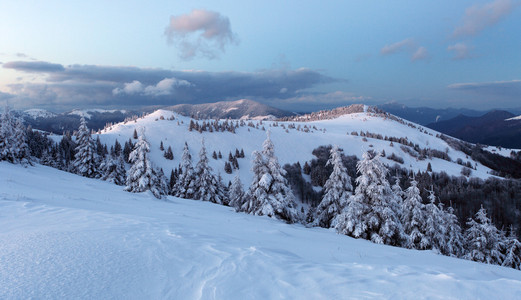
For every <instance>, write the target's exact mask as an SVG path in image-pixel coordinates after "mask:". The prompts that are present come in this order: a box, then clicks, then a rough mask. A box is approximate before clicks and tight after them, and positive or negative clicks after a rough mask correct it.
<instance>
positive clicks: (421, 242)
mask: <svg viewBox="0 0 521 300" xmlns="http://www.w3.org/2000/svg"><path fill="white" fill-rule="evenodd" d="M404 194H405V199H404V200H403V203H402V215H401V222H402V225H403V229H404V232H405V234H406V235H407V241H406V242H405V243H404V246H405V247H407V248H411V249H429V247H430V246H431V242H430V240H429V239H428V238H427V236H426V235H425V231H426V218H427V216H426V210H425V205H424V204H423V203H422V198H421V196H420V190H419V189H418V182H416V180H414V178H413V179H412V181H411V186H410V187H409V188H407V189H406V190H405V193H404Z"/></svg>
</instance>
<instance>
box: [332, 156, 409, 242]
mask: <svg viewBox="0 0 521 300" xmlns="http://www.w3.org/2000/svg"><path fill="white" fill-rule="evenodd" d="M372 156H373V157H372ZM357 171H358V173H360V175H359V176H358V178H357V179H356V183H357V184H358V185H357V187H356V189H355V195H354V197H353V198H352V200H351V201H349V203H348V205H347V207H346V208H345V209H344V210H343V212H342V214H340V215H339V216H338V217H337V218H335V220H334V222H333V226H334V227H335V228H336V229H337V231H338V232H339V233H342V234H347V235H351V236H353V237H356V238H359V237H361V238H364V239H369V240H371V241H372V242H374V243H378V244H388V245H400V244H401V243H402V242H403V240H404V238H405V237H406V235H405V233H404V232H403V227H402V224H401V222H400V218H399V216H400V207H399V206H398V203H397V201H396V198H395V197H394V195H393V193H392V190H391V186H390V185H389V182H388V181H387V179H386V176H387V173H388V170H387V168H386V167H385V166H384V165H383V164H382V162H381V161H380V155H379V154H375V155H371V154H369V153H368V152H365V153H364V154H363V155H362V159H361V160H360V161H358V163H357Z"/></svg>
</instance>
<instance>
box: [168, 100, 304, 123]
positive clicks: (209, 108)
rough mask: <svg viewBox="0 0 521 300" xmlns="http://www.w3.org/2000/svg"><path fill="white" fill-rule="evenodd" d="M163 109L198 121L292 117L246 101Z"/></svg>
mask: <svg viewBox="0 0 521 300" xmlns="http://www.w3.org/2000/svg"><path fill="white" fill-rule="evenodd" d="M165 109H167V110H171V111H174V112H177V113H179V114H181V115H183V116H187V117H194V118H199V119H228V118H230V119H241V118H247V119H274V118H280V117H287V116H291V115H294V113H291V112H288V111H284V110H281V109H278V108H274V107H271V106H268V105H265V104H262V103H259V102H255V101H252V100H248V99H242V100H237V101H221V102H215V103H205V104H178V105H174V106H170V107H166V108H165Z"/></svg>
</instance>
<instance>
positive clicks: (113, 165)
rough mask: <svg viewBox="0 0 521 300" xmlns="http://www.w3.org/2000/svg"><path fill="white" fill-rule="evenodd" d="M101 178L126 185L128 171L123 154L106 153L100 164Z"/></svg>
mask: <svg viewBox="0 0 521 300" xmlns="http://www.w3.org/2000/svg"><path fill="white" fill-rule="evenodd" d="M100 170H101V179H103V180H105V181H108V182H112V183H114V184H117V185H125V183H126V177H127V172H126V170H125V162H124V161H123V155H122V154H120V155H117V154H116V153H115V152H114V154H113V155H106V156H105V159H104V160H103V162H102V163H101V165H100Z"/></svg>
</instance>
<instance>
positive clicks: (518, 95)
mask: <svg viewBox="0 0 521 300" xmlns="http://www.w3.org/2000/svg"><path fill="white" fill-rule="evenodd" d="M448 88H449V89H452V90H457V91H465V92H472V93H476V94H479V95H490V96H495V97H501V98H507V99H512V100H519V99H521V80H510V81H495V82H470V83H455V84H451V85H449V86H448Z"/></svg>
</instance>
